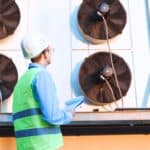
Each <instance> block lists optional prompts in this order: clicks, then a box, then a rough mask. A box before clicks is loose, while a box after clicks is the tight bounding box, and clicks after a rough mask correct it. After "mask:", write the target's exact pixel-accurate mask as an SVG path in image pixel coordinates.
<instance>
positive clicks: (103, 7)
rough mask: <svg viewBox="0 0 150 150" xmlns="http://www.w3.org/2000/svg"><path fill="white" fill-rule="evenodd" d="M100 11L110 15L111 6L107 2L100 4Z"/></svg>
mask: <svg viewBox="0 0 150 150" xmlns="http://www.w3.org/2000/svg"><path fill="white" fill-rule="evenodd" d="M98 10H99V11H100V12H101V13H104V14H105V13H108V12H109V5H108V4H107V3H105V2H103V3H102V4H100V5H99V6H98Z"/></svg>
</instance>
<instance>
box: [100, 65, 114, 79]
mask: <svg viewBox="0 0 150 150" xmlns="http://www.w3.org/2000/svg"><path fill="white" fill-rule="evenodd" d="M102 74H103V76H104V77H107V78H109V77H111V76H112V75H113V70H112V68H111V67H110V66H109V65H106V66H105V67H104V69H103V73H102Z"/></svg>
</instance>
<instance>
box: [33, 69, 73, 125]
mask: <svg viewBox="0 0 150 150" xmlns="http://www.w3.org/2000/svg"><path fill="white" fill-rule="evenodd" d="M32 90H33V94H34V97H35V99H36V100H37V101H38V102H39V104H40V108H41V111H42V118H43V119H44V120H46V121H47V122H49V123H50V124H55V125H62V124H67V123H69V122H71V120H72V118H73V116H72V113H71V112H70V111H67V110H65V109H64V110H62V109H60V108H59V102H58V98H57V94H56V88H55V84H54V82H53V80H52V78H51V76H50V75H49V73H48V72H47V71H41V72H39V73H38V74H37V76H36V78H34V80H33V82H32Z"/></svg>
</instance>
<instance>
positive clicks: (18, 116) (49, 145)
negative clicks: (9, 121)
mask: <svg viewBox="0 0 150 150" xmlns="http://www.w3.org/2000/svg"><path fill="white" fill-rule="evenodd" d="M39 71H40V69H38V68H31V69H29V70H27V71H26V72H25V74H24V75H23V76H22V77H21V78H20V80H19V81H18V83H17V84H16V86H15V89H14V93H13V124H14V129H15V136H16V144H17V150H56V149H57V148H59V147H60V146H62V145H63V138H62V134H61V130H60V126H56V125H51V124H49V123H48V122H46V121H44V120H43V119H42V115H41V111H40V107H39V104H38V101H37V100H36V99H35V98H34V96H33V93H32V88H31V83H32V81H33V79H34V77H35V76H36V75H37V73H38V72H39Z"/></svg>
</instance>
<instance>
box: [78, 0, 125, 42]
mask: <svg viewBox="0 0 150 150" xmlns="http://www.w3.org/2000/svg"><path fill="white" fill-rule="evenodd" d="M102 16H103V17H102ZM77 19H78V20H77V21H78V27H79V31H80V32H81V34H82V35H83V37H84V38H85V39H86V40H88V41H89V42H91V43H93V44H98V43H101V42H103V41H105V40H106V30H105V29H106V25H105V23H104V19H105V21H106V22H107V26H108V38H109V39H111V38H113V37H115V36H117V35H119V34H120V33H121V32H122V30H123V29H124V27H125V25H126V20H127V17H126V11H125V9H124V7H123V6H122V4H121V3H120V1H119V0H83V2H82V4H81V6H80V8H79V11H78V16H77Z"/></svg>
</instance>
